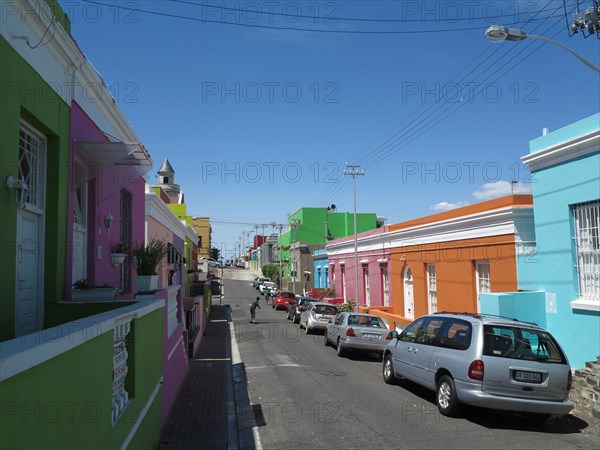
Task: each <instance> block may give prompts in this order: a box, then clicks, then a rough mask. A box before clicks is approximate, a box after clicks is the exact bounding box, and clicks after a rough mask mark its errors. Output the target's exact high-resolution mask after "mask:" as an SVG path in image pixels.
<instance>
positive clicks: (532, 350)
mask: <svg viewBox="0 0 600 450" xmlns="http://www.w3.org/2000/svg"><path fill="white" fill-rule="evenodd" d="M483 336H484V339H483V354H484V355H486V356H495V357H498V358H510V359H521V360H528V361H543V362H548V363H554V364H566V359H565V356H564V354H563V353H562V351H561V349H560V347H559V346H558V344H557V343H556V341H555V340H554V338H553V337H552V336H551V335H550V333H548V332H547V331H544V330H540V329H535V328H523V327H519V326H515V327H511V326H505V325H484V326H483Z"/></svg>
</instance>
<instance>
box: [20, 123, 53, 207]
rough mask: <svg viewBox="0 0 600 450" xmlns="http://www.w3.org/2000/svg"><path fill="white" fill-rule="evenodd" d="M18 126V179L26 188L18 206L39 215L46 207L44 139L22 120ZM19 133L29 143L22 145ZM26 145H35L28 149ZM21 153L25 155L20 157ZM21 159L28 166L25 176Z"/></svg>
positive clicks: (45, 149)
mask: <svg viewBox="0 0 600 450" xmlns="http://www.w3.org/2000/svg"><path fill="white" fill-rule="evenodd" d="M20 125H21V126H20V129H19V179H21V180H23V181H24V182H25V184H27V187H28V190H27V191H26V192H25V193H24V199H23V200H24V201H23V203H22V204H21V205H20V206H21V207H22V208H23V209H27V210H29V211H32V212H34V213H36V214H40V215H41V214H44V209H45V207H46V153H47V148H46V137H45V136H44V135H43V134H41V133H40V132H39V131H37V130H36V129H35V128H33V127H32V126H31V125H29V124H28V123H27V122H25V121H24V120H21V124H20ZM21 133H23V134H25V138H28V139H29V141H25V145H23V140H22V138H21ZM28 143H29V144H35V145H34V147H33V148H30V146H29V145H27V144H28ZM21 152H24V153H25V154H23V155H22V154H21ZM23 158H26V159H27V162H28V165H29V173H28V174H26V175H24V174H23V172H22V160H23ZM32 200H33V201H32Z"/></svg>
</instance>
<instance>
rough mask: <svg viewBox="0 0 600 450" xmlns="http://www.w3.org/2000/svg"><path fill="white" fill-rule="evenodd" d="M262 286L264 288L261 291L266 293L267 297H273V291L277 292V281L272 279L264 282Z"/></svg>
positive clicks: (263, 293)
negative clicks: (274, 281)
mask: <svg viewBox="0 0 600 450" xmlns="http://www.w3.org/2000/svg"><path fill="white" fill-rule="evenodd" d="M261 287H262V289H261V291H260V294H261V295H264V296H265V297H271V295H272V294H273V292H275V290H276V289H277V285H276V284H275V283H273V282H272V281H265V282H263V284H262V285H261Z"/></svg>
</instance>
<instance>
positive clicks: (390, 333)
mask: <svg viewBox="0 0 600 450" xmlns="http://www.w3.org/2000/svg"><path fill="white" fill-rule="evenodd" d="M393 338H394V336H392V332H391V331H390V332H389V333H388V335H387V337H386V338H385V340H386V341H391V340H392V339H393Z"/></svg>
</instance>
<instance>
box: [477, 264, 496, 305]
mask: <svg viewBox="0 0 600 450" xmlns="http://www.w3.org/2000/svg"><path fill="white" fill-rule="evenodd" d="M475 272H476V274H477V311H479V310H480V303H479V295H480V294H486V293H488V292H492V289H491V283H490V262H489V261H477V262H476V263H475Z"/></svg>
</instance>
